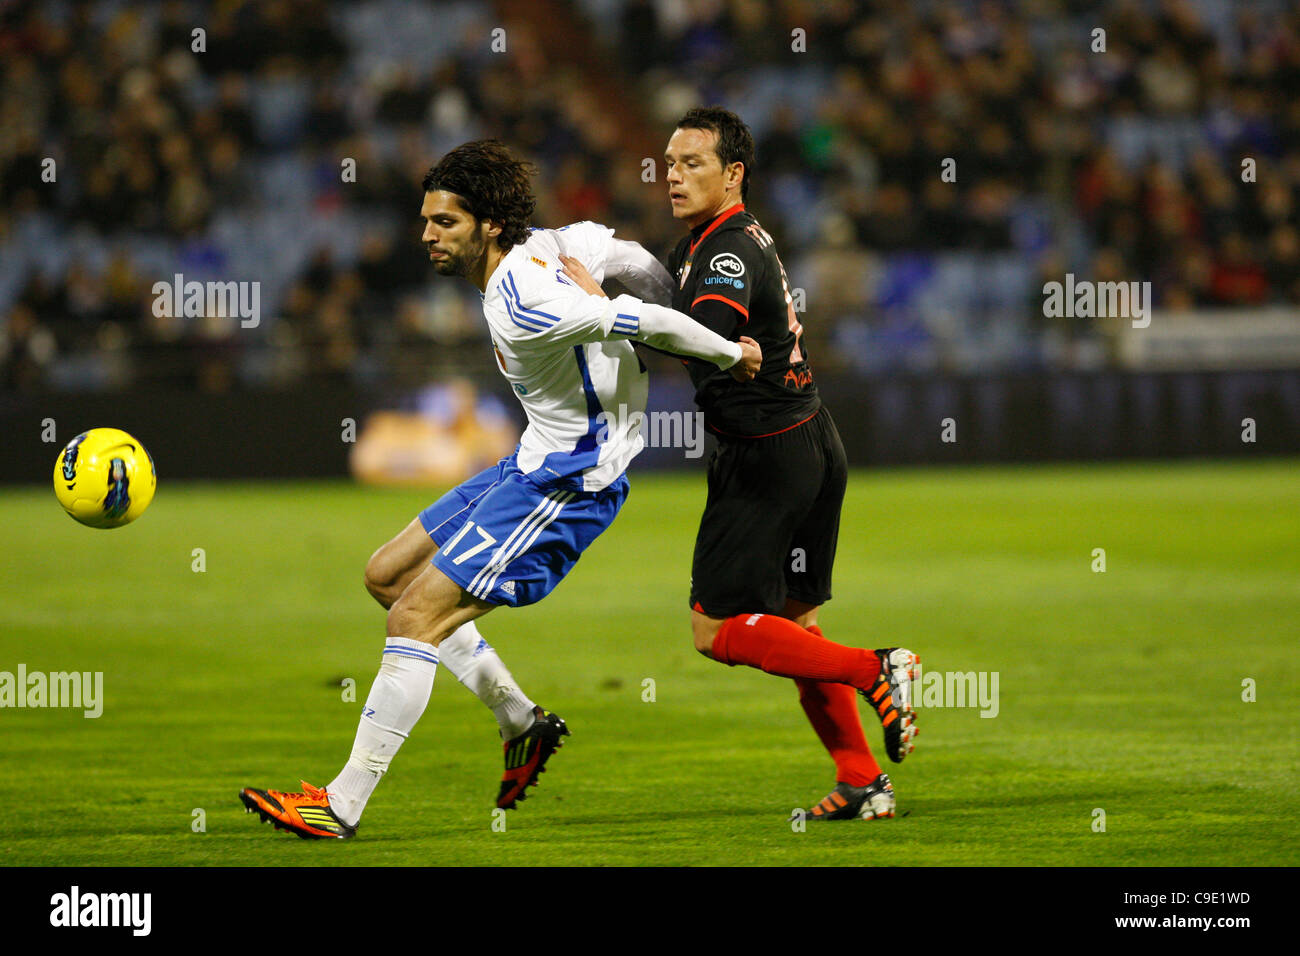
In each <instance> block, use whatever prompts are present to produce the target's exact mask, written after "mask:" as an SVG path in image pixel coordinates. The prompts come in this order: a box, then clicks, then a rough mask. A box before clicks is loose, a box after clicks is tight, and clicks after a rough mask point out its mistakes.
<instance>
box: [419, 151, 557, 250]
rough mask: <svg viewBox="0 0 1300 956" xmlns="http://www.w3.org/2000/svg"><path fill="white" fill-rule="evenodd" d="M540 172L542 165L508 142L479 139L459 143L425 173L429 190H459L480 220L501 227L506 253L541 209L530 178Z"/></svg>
mask: <svg viewBox="0 0 1300 956" xmlns="http://www.w3.org/2000/svg"><path fill="white" fill-rule="evenodd" d="M535 175H537V167H536V166H534V165H533V164H532V163H530V162H528V161H526V160H522V159H516V158H515V157H514V155H513V154H512V153H511V152H510V150H509V149H508V148H507V147H506V145H505V143H502V142H501V141H500V140H496V139H479V140H475V141H474V142H472V143H464V144H462V145H460V146H457V147H456V148H455V149H453V150H452V151H451V152H450V153H448V154H447V155H446V156H444V157H442V159H440V160H439V161H438V164H437V165H436V166H433V167H432V168H430V170H429V171H428V172H427V173H425V174H424V191H425V192H426V193H430V192H436V191H438V190H440V189H441V190H446V191H447V192H449V193H454V194H455V195H456V196H457V198H459V200H460V204H461V206H462V207H464V209H465V211H466V212H468V213H469V214H470V215H471V216H473V217H474V218H475V219H478V220H480V221H481V220H484V219H486V220H489V221H490V222H495V223H497V224H498V225H500V226H501V235H499V236H497V245H498V246H500V247H501V250H502V251H503V252H506V251H508V250H509V249H510V248H511V247H512V246H517V245H519V244H520V243H522V242H523V241H524V240H525V239H526V238H528V226H529V222H530V220H531V219H532V216H533V210H534V209H535V208H536V207H537V200H536V199H535V198H534V197H533V189H532V184H531V183H530V182H529V179H530V178H531V177H532V176H535Z"/></svg>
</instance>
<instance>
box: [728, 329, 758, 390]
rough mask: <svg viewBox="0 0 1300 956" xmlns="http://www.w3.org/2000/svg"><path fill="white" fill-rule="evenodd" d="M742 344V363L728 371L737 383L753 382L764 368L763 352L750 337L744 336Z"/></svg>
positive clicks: (741, 339) (741, 340) (740, 340)
mask: <svg viewBox="0 0 1300 956" xmlns="http://www.w3.org/2000/svg"><path fill="white" fill-rule="evenodd" d="M738 341H739V342H740V361H739V362H737V363H736V364H735V365H733V366H731V368H730V369H728V370H727V371H729V372H731V377H732V378H734V379H735V380H736V381H737V382H751V381H753V380H754V376H755V375H757V374H758V370H759V369H760V368H762V366H763V350H762V349H761V348H759V347H758V343H757V342H755V341H754V340H753V339H751V338H750V337H749V336H748V335H742V336H741V337H740V339H739V340H738Z"/></svg>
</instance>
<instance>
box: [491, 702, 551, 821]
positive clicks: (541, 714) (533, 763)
mask: <svg viewBox="0 0 1300 956" xmlns="http://www.w3.org/2000/svg"><path fill="white" fill-rule="evenodd" d="M534 713H535V714H536V715H537V719H536V720H535V721H534V722H533V725H532V726H531V727H529V728H528V729H527V730H525V731H524V732H523V733H522V734H520V735H519V736H518V737H515V738H513V739H512V740H507V741H506V742H505V745H504V747H505V752H506V771H505V773H504V774H503V775H502V777H501V789H500V790H499V791H498V792H497V806H498V807H499V808H501V809H502V810H513V809H514V807H515V804H517V803H518V802H519V801H520V800H525V799H527V797H528V794H527V793H526V792H525V791H526V790H527V789H528V788H529V787H535V786H537V777H538V775H539V774H542V773H545V772H546V761H548V760H550V759H551V754H553V753H555V751H557V750H559V749H560V748H561V747H563V746H564V744H562V743H561V742H560V738H561V737H568V736H569V728H568V727H567V726H566V725H565V723H564V721H563V720H562V719H561V718H560V717H559V716H557V715H556V714H553V713H551V712H550V711H549V710H542V708H540V707H538V708H536V710H535V711H534Z"/></svg>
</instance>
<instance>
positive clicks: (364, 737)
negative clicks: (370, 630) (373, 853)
mask: <svg viewBox="0 0 1300 956" xmlns="http://www.w3.org/2000/svg"><path fill="white" fill-rule="evenodd" d="M437 671H438V650H437V648H435V647H433V646H432V645H431V644H426V643H424V642H423V641H413V640H410V639H409V638H405V637H390V638H388V640H387V641H385V642H384V659H383V662H382V663H381V664H380V665H379V674H378V675H377V676H376V677H375V682H374V683H373V684H372V685H371V686H370V696H368V697H367V698H366V706H365V707H364V708H362V710H361V721H360V723H359V724H358V725H357V736H356V740H355V741H354V742H353V744H352V755H351V756H350V757H348V762H347V764H346V765H345V766H344V767H343V769H342V770H341V771H340V772H339V775H338V776H337V777H335V778H334V780H333V782H331V783H330V784H329V785H328V786H327V787H326V788H325V789H326V791H327V792H328V793H329V798H330V809H332V810H333V811H334V814H335V815H336V816H337V817H338V818H339V819H340V820H342V821H343V822H344V823H346V824H347V825H348V826H356V825H357V821H358V820H360V819H361V811H362V810H364V809H365V807H366V801H367V800H369V799H370V794H372V793H373V792H374V790H375V785H376V784H378V783H379V779H380V778H381V777H382V776H383V775H384V774H385V773H387V772H388V765H389V764H390V763H391V762H392V760H393V755H394V754H395V753H397V751H398V748H400V747H401V746H402V742H403V741H405V740H406V738H407V735H408V734H410V732H411V729H412V728H413V727H414V726H415V724H416V721H418V720H419V719H420V715H421V714H423V713H424V708H425V705H427V704H428V703H429V694H430V693H432V691H433V676H434V674H436V673H437Z"/></svg>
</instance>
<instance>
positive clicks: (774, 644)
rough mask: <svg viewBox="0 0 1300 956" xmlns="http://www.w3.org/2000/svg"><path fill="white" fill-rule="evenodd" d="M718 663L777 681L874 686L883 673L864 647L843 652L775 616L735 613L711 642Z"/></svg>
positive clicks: (849, 648) (875, 658)
mask: <svg viewBox="0 0 1300 956" xmlns="http://www.w3.org/2000/svg"><path fill="white" fill-rule="evenodd" d="M710 653H711V654H712V656H713V659H714V660H717V661H721V662H722V663H724V664H729V665H732V666H734V665H736V664H748V665H749V666H750V667H757V668H758V669H759V670H761V671H766V672H767V673H769V674H775V675H776V676H777V677H804V678H807V679H809V680H816V681H834V682H836V683H838V684H851V685H852V686H854V687H863V688H865V687H870V686H871V684H872V682H873V681H875V679H876V677H878V676H879V674H880V659H879V658H878V657H876V655H875V654H873V653H872V652H871V651H864V650H863V649H862V648H860V647H845V646H844V645H843V644H836V643H835V642H834V641H828V640H826V638H824V637H818V636H816V635H815V634H809V633H808V632H807V631H805V630H804V629H803V628H802V627H800V626H799V625H798V624H796V623H795V622H794V621H789V620H786V619H785V618H783V617H777V616H776V615H775V614H737V615H736V616H735V617H729V618H727V620H726V621H725V622H724V623H723V625H722V628H721V629H720V630H719V631H718V633H717V636H716V637H714V638H713V650H712V651H711V652H710Z"/></svg>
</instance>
